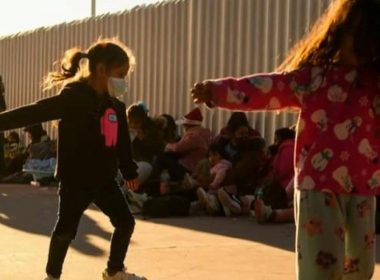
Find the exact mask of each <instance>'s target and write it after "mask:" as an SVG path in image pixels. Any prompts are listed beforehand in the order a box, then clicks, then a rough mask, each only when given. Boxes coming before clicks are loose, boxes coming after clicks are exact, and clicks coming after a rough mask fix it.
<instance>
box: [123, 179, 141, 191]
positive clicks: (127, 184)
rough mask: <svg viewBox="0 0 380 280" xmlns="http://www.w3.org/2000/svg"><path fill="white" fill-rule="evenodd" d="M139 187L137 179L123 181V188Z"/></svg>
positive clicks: (133, 189) (135, 188)
mask: <svg viewBox="0 0 380 280" xmlns="http://www.w3.org/2000/svg"><path fill="white" fill-rule="evenodd" d="M139 187H140V182H139V179H137V178H135V179H133V180H129V181H126V182H125V183H124V188H127V189H130V190H132V191H137V190H138V189H139Z"/></svg>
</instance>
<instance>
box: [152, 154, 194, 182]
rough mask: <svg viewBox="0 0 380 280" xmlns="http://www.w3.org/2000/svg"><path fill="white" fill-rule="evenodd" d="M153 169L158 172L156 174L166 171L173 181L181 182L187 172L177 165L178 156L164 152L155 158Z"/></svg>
mask: <svg viewBox="0 0 380 280" xmlns="http://www.w3.org/2000/svg"><path fill="white" fill-rule="evenodd" d="M153 169H154V171H156V172H158V174H161V172H162V171H163V170H165V169H166V170H167V171H168V172H169V175H170V178H171V180H173V181H181V180H183V178H184V177H185V174H186V173H187V172H189V171H188V170H187V169H186V168H185V167H183V166H182V165H181V164H180V163H179V159H178V155H176V154H175V153H172V152H166V153H163V154H161V155H159V156H157V158H156V159H155V161H154V162H153Z"/></svg>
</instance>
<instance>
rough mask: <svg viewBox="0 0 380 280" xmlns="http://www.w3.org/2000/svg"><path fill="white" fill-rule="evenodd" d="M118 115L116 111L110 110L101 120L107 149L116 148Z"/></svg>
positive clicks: (101, 129)
mask: <svg viewBox="0 0 380 280" xmlns="http://www.w3.org/2000/svg"><path fill="white" fill-rule="evenodd" d="M117 130H118V123H117V115H116V112H115V110H114V109H112V108H108V109H107V110H106V111H105V112H104V115H103V116H102V117H101V119H100V131H101V133H102V135H103V136H104V141H105V145H106V147H115V146H116V144H117V136H118V135H117Z"/></svg>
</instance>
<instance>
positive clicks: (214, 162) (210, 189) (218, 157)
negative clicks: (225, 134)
mask: <svg viewBox="0 0 380 280" xmlns="http://www.w3.org/2000/svg"><path fill="white" fill-rule="evenodd" d="M208 161H209V164H210V167H211V168H210V169H209V174H210V175H209V182H204V180H201V179H200V178H199V177H198V178H195V180H197V185H198V186H199V187H198V189H197V197H198V200H199V201H200V203H201V205H202V206H203V207H204V208H205V209H206V211H207V213H208V214H209V215H215V214H216V213H218V212H219V210H220V206H219V202H218V199H217V192H218V189H219V188H220V184H221V183H222V182H223V180H224V178H225V177H226V173H227V170H228V169H230V168H231V166H232V164H231V162H229V161H228V160H226V159H225V156H224V153H223V149H222V147H221V146H220V145H218V144H217V143H213V144H211V145H210V147H209V151H208Z"/></svg>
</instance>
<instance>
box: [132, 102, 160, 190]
mask: <svg viewBox="0 0 380 280" xmlns="http://www.w3.org/2000/svg"><path fill="white" fill-rule="evenodd" d="M127 118H128V125H129V129H130V134H131V136H134V137H131V141H132V143H131V144H132V156H133V160H134V161H135V162H136V163H137V166H138V171H137V172H138V173H139V182H140V184H142V183H144V182H145V181H146V180H147V179H148V178H149V176H150V173H151V172H152V162H153V160H154V158H156V157H157V156H158V155H159V154H161V153H162V152H163V151H164V147H165V145H164V141H163V138H162V134H161V133H160V129H159V127H158V126H157V124H156V123H155V122H154V121H153V120H152V119H151V118H150V117H149V116H148V109H147V108H146V106H145V104H144V103H142V102H138V103H135V104H132V105H131V106H129V108H128V110H127Z"/></svg>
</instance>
